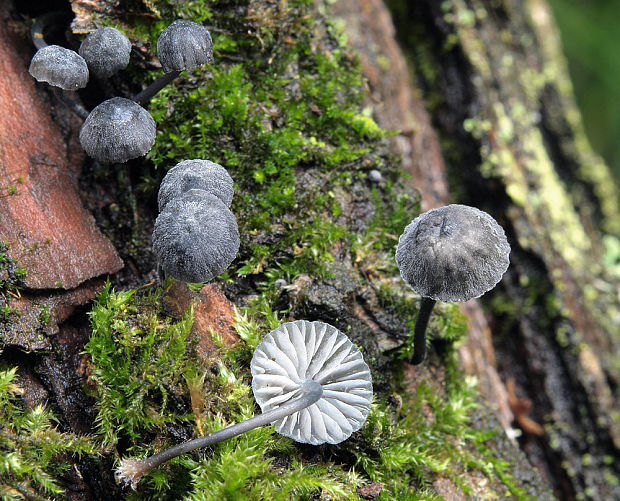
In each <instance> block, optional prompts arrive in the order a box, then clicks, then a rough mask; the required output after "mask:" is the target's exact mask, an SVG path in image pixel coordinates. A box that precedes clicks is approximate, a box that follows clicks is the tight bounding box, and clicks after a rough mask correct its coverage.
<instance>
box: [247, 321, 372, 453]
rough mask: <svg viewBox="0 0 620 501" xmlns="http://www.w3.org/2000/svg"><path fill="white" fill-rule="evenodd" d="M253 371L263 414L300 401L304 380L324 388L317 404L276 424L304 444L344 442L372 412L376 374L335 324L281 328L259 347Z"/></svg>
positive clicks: (257, 399) (277, 428)
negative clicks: (373, 378)
mask: <svg viewBox="0 0 620 501" xmlns="http://www.w3.org/2000/svg"><path fill="white" fill-rule="evenodd" d="M251 369H252V376H253V381H252V389H253V391H254V396H255V398H256V401H257V402H258V404H259V405H260V407H261V409H262V411H263V412H266V411H269V410H271V409H273V408H276V407H278V406H280V405H282V404H284V403H286V402H288V401H290V400H294V399H296V398H299V397H300V396H301V395H302V392H301V390H300V385H301V384H302V383H303V382H304V381H307V380H312V381H315V382H317V383H319V384H321V386H322V387H323V395H322V396H321V398H320V399H319V400H318V401H317V402H316V403H314V404H312V405H311V406H309V407H307V408H306V409H303V410H301V411H299V412H296V413H294V414H291V415H290V416H287V417H285V418H283V419H280V420H278V421H276V422H275V423H274V425H275V429H276V431H277V432H278V433H280V434H282V435H285V436H287V437H290V438H292V439H294V440H296V441H298V442H303V443H308V444H313V445H319V444H322V443H325V442H327V443H330V444H337V443H339V442H342V441H343V440H346V439H347V438H348V437H349V436H350V435H351V434H352V433H353V432H355V431H357V430H359V429H360V428H361V427H362V425H363V424H364V422H365V420H366V417H367V416H368V412H369V411H370V402H371V400H372V380H371V376H370V370H369V369H368V366H367V365H366V363H365V362H364V359H363V358H362V354H361V352H360V350H359V349H358V348H357V347H356V346H355V345H354V344H353V343H352V342H351V341H350V340H349V338H347V337H346V336H345V335H344V334H343V333H341V332H340V331H339V330H338V329H336V328H335V327H332V326H331V325H329V324H325V323H323V322H307V321H303V320H300V321H296V322H289V323H286V324H283V325H281V326H280V327H278V328H277V329H275V330H274V331H272V332H271V333H269V334H268V335H267V336H265V338H264V339H263V341H262V342H261V343H260V344H259V346H258V348H257V349H256V351H255V352H254V357H253V358H252V364H251Z"/></svg>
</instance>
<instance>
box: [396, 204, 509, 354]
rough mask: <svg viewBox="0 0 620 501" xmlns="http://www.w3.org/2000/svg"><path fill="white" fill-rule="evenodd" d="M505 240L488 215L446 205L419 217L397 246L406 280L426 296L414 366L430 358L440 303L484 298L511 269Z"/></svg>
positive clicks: (417, 330)
mask: <svg viewBox="0 0 620 501" xmlns="http://www.w3.org/2000/svg"><path fill="white" fill-rule="evenodd" d="M509 254H510V245H509V244H508V240H507V239H506V234H505V233H504V230H503V229H502V227H501V226H499V225H498V224H497V222H496V221H495V219H493V218H492V217H491V216H490V215H489V214H487V213H486V212H483V211H481V210H479V209H476V208H474V207H469V206H467V205H458V204H453V205H447V206H445V207H440V208H438V209H432V210H429V211H428V212H424V213H423V214H420V215H419V216H418V217H417V218H415V219H414V220H413V221H412V222H411V223H410V224H409V225H408V226H407V227H406V228H405V231H404V232H403V234H402V235H401V236H400V239H399V241H398V247H397V249H396V263H397V264H398V268H399V269H400V274H401V276H402V278H403V280H404V281H405V282H406V283H407V284H408V285H409V286H410V287H411V288H412V289H413V290H414V291H415V292H417V293H419V294H420V295H421V296H422V304H421V306H420V310H419V312H418V317H417V319H416V323H415V327H414V336H413V342H414V354H413V358H412V360H411V363H413V364H419V363H421V362H422V361H423V360H424V358H425V356H426V327H427V324H428V320H429V317H430V314H431V312H432V310H433V306H434V305H435V302H436V301H437V300H440V301H448V302H454V301H467V300H469V299H473V298H476V297H480V296H482V295H483V294H484V293H485V292H487V291H489V290H491V289H492V288H493V287H495V285H496V284H497V283H498V282H499V281H500V279H501V278H502V276H503V275H504V273H505V272H506V270H507V269H508V265H509V263H510V260H509Z"/></svg>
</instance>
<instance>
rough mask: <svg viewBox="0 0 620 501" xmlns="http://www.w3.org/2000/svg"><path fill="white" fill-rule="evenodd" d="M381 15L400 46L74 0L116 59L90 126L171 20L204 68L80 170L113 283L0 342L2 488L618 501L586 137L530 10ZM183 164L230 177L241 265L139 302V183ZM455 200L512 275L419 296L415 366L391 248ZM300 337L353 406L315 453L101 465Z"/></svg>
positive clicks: (142, 277)
mask: <svg viewBox="0 0 620 501" xmlns="http://www.w3.org/2000/svg"><path fill="white" fill-rule="evenodd" d="M388 4H389V7H390V8H391V9H392V13H393V14H394V16H395V19H396V20H397V22H396V24H395V25H396V30H395V29H394V24H392V19H391V17H390V11H389V10H388V8H387V7H386V6H385V5H384V4H383V3H382V2H381V1H380V0H362V1H353V0H351V1H348V0H342V1H339V2H322V1H316V2H313V1H311V0H280V1H275V0H268V1H253V0H250V1H247V2H228V1H212V2H208V3H207V2H202V1H195V2H194V1H189V2H173V1H170V2H167V1H163V0H161V1H158V0H155V1H143V2H139V1H126V2H113V1H110V2H90V1H85V0H74V1H72V2H71V7H72V9H73V11H74V13H75V14H76V17H75V19H74V20H73V23H72V29H73V32H74V34H75V35H79V34H82V33H85V32H87V31H89V30H91V29H92V28H94V27H98V26H100V25H103V24H106V25H110V24H111V25H114V26H116V27H118V28H119V29H121V30H122V31H123V32H125V33H126V34H127V35H128V36H129V38H130V39H131V41H132V45H133V53H132V65H133V66H132V65H130V68H129V69H128V70H127V71H126V72H125V73H124V74H121V75H119V76H116V77H114V78H113V79H111V80H110V81H109V82H94V83H92V87H91V89H90V91H88V92H86V91H84V92H81V93H80V94H79V97H80V98H81V99H82V101H83V102H84V104H85V105H86V106H88V107H89V108H92V107H93V106H95V105H96V104H98V102H100V101H101V100H103V99H104V98H108V97H111V96H112V95H122V96H131V95H134V94H135V93H136V92H139V91H140V90H141V88H143V87H144V86H145V85H146V84H147V83H148V82H144V80H145V79H146V80H148V81H151V80H154V79H155V78H157V77H158V76H159V75H160V74H161V70H160V69H159V68H158V63H157V59H156V57H155V55H154V52H155V46H156V40H157V36H158V34H159V33H160V32H161V31H162V30H163V29H164V28H165V27H166V26H167V25H168V24H169V23H170V22H171V21H173V20H174V19H176V18H186V19H192V20H194V21H196V22H199V23H202V24H205V25H206V26H207V27H208V28H209V29H210V31H211V34H212V36H213V42H214V55H215V60H216V62H215V64H213V65H209V66H206V67H202V68H199V69H196V70H194V71H192V72H186V73H183V74H182V76H181V77H180V78H179V79H178V80H177V81H175V82H174V84H173V85H172V86H169V87H167V88H166V89H164V90H163V91H162V92H161V93H160V94H158V95H157V96H156V97H155V98H154V99H153V100H152V101H151V102H150V104H149V111H150V112H151V114H152V115H153V117H154V118H155V121H156V123H157V129H158V133H157V139H156V142H155V146H154V148H153V150H151V152H150V153H149V154H148V156H147V157H146V158H145V159H140V160H134V161H131V162H130V163H129V164H127V165H126V166H114V168H110V167H104V166H101V165H98V164H96V163H92V162H88V161H87V162H85V163H84V165H83V169H82V176H81V188H82V192H83V196H84V199H85V201H86V205H87V207H88V208H90V209H91V210H92V212H93V214H94V216H95V219H96V221H97V224H98V226H99V228H100V229H101V230H102V232H103V233H104V234H105V235H106V236H107V237H108V238H110V239H111V241H112V243H113V244H114V246H115V248H116V250H117V252H118V253H119V255H120V256H121V258H122V259H123V260H124V262H125V264H126V266H125V268H124V269H123V270H121V271H120V272H118V273H116V274H114V275H113V276H112V277H111V282H112V283H111V285H110V284H108V285H107V286H106V287H105V288H104V289H103V292H102V293H101V294H100V295H99V297H98V299H97V301H96V302H95V303H94V304H93V305H92V308H91V306H89V307H88V308H79V309H77V310H76V311H75V312H74V313H73V314H72V316H71V317H70V318H69V319H63V321H62V324H61V325H60V326H59V328H58V329H48V330H46V331H41V330H40V329H39V330H36V329H34V328H33V329H34V330H33V332H32V335H33V336H34V335H35V333H36V335H37V336H43V337H44V338H45V341H46V342H45V343H39V344H37V345H36V346H40V348H32V346H34V345H28V346H30V348H26V347H25V346H22V345H20V344H19V343H13V342H4V341H6V340H5V339H3V343H2V347H4V348H5V351H4V352H3V353H2V354H1V355H0V356H1V362H2V367H0V368H1V369H2V371H0V419H1V420H2V422H0V450H13V449H17V448H18V445H19V447H20V448H19V454H11V456H10V457H11V458H15V457H17V458H18V462H15V461H14V462H13V463H8V462H7V463H6V464H7V467H6V468H5V469H0V489H2V490H0V492H1V493H2V495H5V496H12V497H13V498H16V499H22V498H23V499H40V498H50V497H51V498H56V497H57V498H62V497H63V496H66V497H68V498H70V499H123V498H131V499H153V498H157V499H182V498H187V499H234V500H237V499H239V500H241V499H244V500H245V499H248V500H250V499H256V500H259V499H271V498H273V499H283V500H284V499H325V500H349V499H360V498H363V499H378V500H390V499H397V500H421V499H425V500H438V499H507V498H516V499H536V500H545V499H553V497H554V495H555V496H557V497H558V498H559V499H569V500H570V499H585V498H586V497H591V498H593V499H613V498H614V497H618V496H619V489H620V487H619V485H618V480H617V477H616V474H617V472H615V470H614V461H615V460H617V458H618V448H619V446H620V435H619V430H618V425H619V417H618V412H617V401H618V398H617V397H618V395H617V391H618V390H617V388H618V384H617V377H618V369H619V367H618V362H617V357H616V351H617V350H616V348H617V347H618V343H619V340H618V335H617V333H618V332H619V331H620V327H619V324H620V312H619V311H618V306H617V302H618V301H617V300H618V298H617V294H618V288H617V287H618V281H619V274H618V263H617V261H614V259H617V256H616V257H614V255H613V249H614V245H615V244H617V238H616V237H614V236H613V235H614V234H617V233H618V228H619V226H620V216H619V214H618V200H617V191H616V189H615V188H614V186H613V183H612V181H611V179H610V176H609V173H608V171H607V169H606V167H605V165H604V164H603V163H602V162H601V161H600V159H598V157H597V156H596V155H594V154H593V153H592V151H591V150H590V149H589V146H588V143H587V140H586V139H585V136H584V133H583V130H582V129H581V125H580V119H579V114H578V112H577V111H576V108H575V105H574V102H573V99H572V96H571V89H570V83H569V80H568V77H567V75H566V69H565V67H564V63H563V59H562V55H561V51H560V49H559V42H558V38H557V34H556V32H555V29H554V27H553V23H552V17H551V15H550V13H549V10H548V8H547V6H546V4H545V3H544V2H543V1H542V0H529V1H527V2H519V1H517V0H514V1H511V0H503V1H501V0H497V1H491V2H483V1H477V0H470V1H466V0H448V1H445V2H436V1H434V0H422V1H416V2H407V1H403V2H401V1H399V0H390V2H388ZM16 9H19V6H17V5H15V6H14V10H13V14H12V26H13V28H14V29H15V27H16V26H17V27H19V26H22V27H23V26H24V24H23V19H22V18H20V17H19V16H18V15H17V12H19V10H16ZM15 31H16V32H17V33H20V30H19V29H15ZM21 33H22V34H24V37H25V33H26V30H25V29H23V30H21ZM397 40H399V41H400V43H401V44H402V47H403V51H401V49H400V48H399V46H398V44H397ZM403 54H404V55H403ZM24 64H27V63H24ZM39 90H40V92H41V93H42V94H43V93H45V92H46V91H45V90H44V89H43V88H41V89H39ZM47 99H51V98H49V97H48V98H47ZM55 105H58V106H60V105H59V104H58V103H55ZM72 134H73V136H72V137H73V139H75V134H76V132H75V131H74V132H73V133H72ZM190 158H204V159H209V160H212V161H215V162H218V163H221V164H222V165H224V166H225V167H226V168H227V169H228V171H229V173H230V174H231V176H232V178H233V180H234V182H235V197H234V199H233V203H232V207H231V209H232V210H233V213H234V214H235V215H236V217H237V220H238V222H239V229H240V233H241V249H240V252H239V255H238V257H237V259H236V261H235V262H234V263H233V265H232V266H231V268H230V269H229V270H228V271H227V272H225V273H224V274H223V275H222V276H220V277H219V278H218V280H217V283H215V284H211V285H207V286H205V287H202V285H199V286H198V285H191V286H187V285H185V284H180V283H172V282H170V281H166V282H164V284H163V286H158V285H157V284H156V283H155V281H154V278H155V272H154V270H155V262H154V259H153V256H152V253H151V249H150V234H151V231H152V228H153V222H154V218H155V216H156V199H157V188H158V186H159V182H160V181H161V179H162V177H163V175H164V174H165V172H166V171H167V170H168V169H170V168H171V167H173V166H174V165H175V164H176V163H178V162H180V161H182V160H186V159H190ZM451 201H458V202H461V203H467V204H469V205H473V206H476V207H479V208H481V209H483V210H486V211H487V212H489V213H490V214H492V215H493V216H494V217H495V218H496V219H497V220H498V221H499V222H500V224H501V225H502V226H503V227H504V228H505V229H506V232H507V234H508V236H509V239H510V241H511V245H512V247H513V252H512V254H511V261H512V264H511V267H510V268H509V272H508V274H507V276H506V277H505V278H504V280H503V281H502V282H501V284H500V286H499V287H498V288H497V289H496V290H495V291H494V292H492V293H490V294H488V295H487V296H485V297H484V298H483V299H482V301H481V303H482V307H483V308H484V310H483V309H481V306H480V304H479V303H477V302H470V303H467V304H466V305H464V306H463V307H462V308H460V309H459V307H457V306H455V305H450V304H439V305H437V307H436V310H435V313H434V315H433V317H432V318H431V322H430V325H429V329H430V333H431V336H430V337H431V339H432V343H431V346H430V352H429V358H428V360H427V361H426V362H425V364H424V365H421V366H416V367H414V366H411V365H409V364H408V363H407V362H406V360H407V359H408V357H409V356H410V355H411V351H412V345H411V344H412V343H411V333H412V330H413V323H414V320H415V315H416V311H417V309H418V307H419V299H420V298H419V297H416V296H415V295H414V294H413V293H412V292H411V291H410V290H409V289H408V288H407V287H406V286H405V284H404V283H403V282H402V280H401V279H400V277H399V273H398V270H397V268H396V265H395V261H394V250H395V245H396V243H397V239H398V235H399V234H400V233H401V232H402V230H403V228H404V227H405V225H406V224H408V223H409V221H411V219H413V218H414V217H415V216H416V215H417V214H418V213H419V212H420V210H421V208H424V209H426V208H430V207H434V206H438V205H442V204H445V203H448V202H451ZM6 254H7V256H9V257H10V258H11V259H10V260H5V261H6V266H8V265H10V266H11V267H15V266H17V264H19V259H18V258H19V256H13V255H11V254H10V251H7V252H6ZM26 271H27V270H26ZM10 287H11V289H10V292H11V293H12V294H16V293H19V290H23V292H24V293H25V294H24V295H25V296H26V295H27V293H28V290H27V288H23V287H22V288H21V289H17V285H16V284H13V283H11V284H10ZM8 291H9V289H6V290H3V297H4V295H5V292H6V293H7V294H8ZM15 291H17V292H15ZM38 300H40V298H39V299H38ZM483 311H484V313H483ZM463 313H465V314H466V315H467V316H466V315H464V314H463ZM295 319H306V320H321V321H325V322H329V323H331V324H333V325H334V326H336V327H338V328H339V329H340V330H342V331H343V332H345V333H346V334H347V335H348V336H350V338H351V339H352V340H353V342H354V343H355V344H357V345H358V346H360V348H361V349H362V352H363V354H364V357H365V359H366V361H367V362H368V364H369V366H370V367H371V370H372V373H373V380H374V388H375V403H374V404H373V408H372V410H371V413H370V416H369V419H368V422H367V423H366V425H365V426H364V427H363V428H362V430H360V431H359V432H356V433H355V434H354V435H353V436H352V437H351V439H349V440H347V441H345V442H343V443H341V444H338V445H324V446H320V447H311V446H300V445H296V444H295V443H294V442H292V441H291V440H289V439H287V438H285V437H280V436H278V435H277V434H275V433H274V432H273V430H272V429H271V428H264V429H258V430H254V431H252V432H250V433H248V434H246V435H243V436H242V437H239V438H235V439H233V440H230V441H228V442H225V443H222V444H218V445H217V446H215V447H213V448H211V449H209V450H205V451H201V452H198V453H194V454H188V455H185V456H182V457H180V458H177V459H175V460H173V461H171V462H170V463H169V464H166V465H163V466H161V467H160V468H158V469H157V470H155V471H154V472H152V473H151V474H149V475H148V476H146V477H145V478H144V479H143V480H142V482H141V483H140V484H139V485H138V488H137V491H136V492H132V491H130V490H129V489H128V488H124V487H122V486H121V485H119V484H118V483H117V482H116V481H115V479H114V476H113V469H114V465H115V464H116V463H117V462H118V460H119V458H120V457H125V456H129V455H131V456H139V457H144V456H146V455H149V454H152V453H154V452H158V451H160V450H162V449H163V448H165V447H166V446H167V445H170V444H172V443H177V442H179V441H182V440H187V439H191V438H194V437H196V436H198V435H202V434H205V433H210V432H213V431H215V430H217V429H219V428H222V427H223V426H225V425H228V424H230V423H233V422H236V421H238V420H241V419H245V418H248V417H250V416H252V415H255V414H256V413H258V412H259V410H258V407H257V406H256V404H255V403H254V400H253V398H252V396H251V390H250V384H249V383H250V377H249V361H250V358H251V353H252V349H253V348H254V347H255V346H256V345H257V344H258V342H259V341H260V339H261V338H262V336H264V335H265V334H266V333H267V332H269V330H271V329H273V328H275V327H276V326H277V325H278V324H279V323H281V322H283V321H285V320H295ZM14 321H15V319H14V318H12V317H11V315H7V317H6V318H4V319H3V322H4V324H3V329H4V330H6V332H11V325H13V324H12V322H14ZM15 323H16V324H17V323H19V324H20V328H21V329H23V328H24V327H23V322H15ZM37 329H38V328H37ZM6 339H9V338H8V337H7V338H6ZM25 350H32V351H28V352H26V351H25ZM15 365H17V366H18V367H19V370H18V371H17V373H15V374H14V373H13V372H11V371H4V366H15ZM471 376H475V377H471ZM502 381H505V382H506V383H505V384H504V383H502ZM614 392H615V393H614ZM43 403H47V405H48V406H49V408H50V409H51V410H52V411H53V412H54V413H55V415H56V417H57V418H58V420H59V421H58V422H59V425H58V428H60V429H61V431H62V432H64V433H62V434H61V433H58V431H57V428H56V427H53V426H51V422H52V421H51V419H52V418H51V414H49V412H48V411H45V413H44V418H41V419H39V422H38V426H37V427H35V426H31V425H29V423H31V422H32V421H33V420H34V419H35V418H36V416H37V412H39V414H41V413H42V412H43V411H37V410H36V409H37V408H38V407H37V405H38V404H43ZM28 408H30V409H31V410H28ZM33 416H34V417H33ZM85 434H91V435H92V436H91V437H90V438H88V439H83V438H82V436H83V435H85ZM41 437H43V439H44V440H46V441H47V442H46V443H47V444H48V445H47V446H46V447H45V451H46V454H47V455H46V456H45V461H40V457H39V456H38V451H39V450H40V446H39V444H40V443H41V442H40V440H41ZM61 441H62V442H64V443H65V444H69V446H66V447H64V448H63V447H60V446H59V445H58V444H59V443H60V442H61ZM50 444H51V445H50ZM520 449H521V450H520ZM79 454H81V455H79ZM39 461H40V463H39ZM16 465H18V466H19V467H17V466H16ZM46 482H48V483H47V484H46ZM8 498H9V499H11V498H10V497H8Z"/></svg>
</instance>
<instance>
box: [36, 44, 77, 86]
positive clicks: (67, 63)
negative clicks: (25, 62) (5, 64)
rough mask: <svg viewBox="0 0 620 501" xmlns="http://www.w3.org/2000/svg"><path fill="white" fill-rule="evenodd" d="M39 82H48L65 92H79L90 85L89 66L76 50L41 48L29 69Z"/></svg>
mask: <svg viewBox="0 0 620 501" xmlns="http://www.w3.org/2000/svg"><path fill="white" fill-rule="evenodd" d="M28 73H30V74H31V75H32V76H33V77H34V78H35V79H36V80H37V81H38V82H47V83H48V84H50V85H53V86H54V87H60V88H61V89H64V90H77V89H81V88H83V87H86V84H87V83H88V66H87V65H86V61H84V58H83V57H82V56H80V55H79V54H78V53H77V52H75V51H74V50H70V49H66V48H64V47H61V46H60V45H46V46H45V47H42V48H40V49H39V50H38V51H37V52H36V53H35V55H34V57H33V58H32V61H30V67H29V68H28Z"/></svg>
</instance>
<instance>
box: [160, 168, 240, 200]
mask: <svg viewBox="0 0 620 501" xmlns="http://www.w3.org/2000/svg"><path fill="white" fill-rule="evenodd" d="M192 189H197V190H204V191H206V192H207V193H210V194H211V195H215V196H216V197H218V198H219V199H220V200H221V201H222V202H224V204H225V205H226V207H230V204H231V202H232V199H233V195H234V189H233V180H232V178H231V177H230V175H229V174H228V172H227V171H226V169H225V168H224V167H222V166H221V165H219V164H216V163H214V162H210V161H209V160H184V161H183V162H180V163H178V164H176V165H175V166H174V167H173V168H172V169H170V170H169V171H168V172H167V173H166V175H165V176H164V179H163V180H162V182H161V185H160V186H159V195H158V197H157V203H158V205H159V210H160V212H161V211H162V210H163V209H164V207H165V206H166V204H167V203H168V202H170V200H172V199H173V198H177V197H178V196H180V195H182V194H183V193H185V192H187V191H189V190H192Z"/></svg>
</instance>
